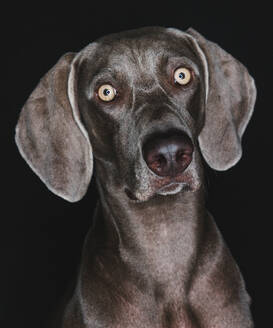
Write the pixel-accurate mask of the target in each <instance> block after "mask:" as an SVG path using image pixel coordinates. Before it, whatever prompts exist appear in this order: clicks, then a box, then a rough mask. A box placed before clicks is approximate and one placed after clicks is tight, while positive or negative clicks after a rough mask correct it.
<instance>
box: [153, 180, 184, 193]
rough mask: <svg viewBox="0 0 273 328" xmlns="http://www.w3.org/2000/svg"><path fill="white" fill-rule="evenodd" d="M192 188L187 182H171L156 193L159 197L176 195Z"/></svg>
mask: <svg viewBox="0 0 273 328" xmlns="http://www.w3.org/2000/svg"><path fill="white" fill-rule="evenodd" d="M189 189H190V186H189V184H188V183H185V182H171V183H169V184H167V185H165V186H163V187H162V188H160V189H159V190H157V191H156V194H159V195H164V196H166V195H175V194H177V193H179V192H180V191H182V190H184V191H186V190H189Z"/></svg>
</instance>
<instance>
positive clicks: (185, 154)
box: [142, 133, 193, 177]
mask: <svg viewBox="0 0 273 328" xmlns="http://www.w3.org/2000/svg"><path fill="white" fill-rule="evenodd" d="M142 150H143V156H144V160H145V161H146V163H147V165H148V167H149V169H150V170H152V171H153V172H154V173H155V174H157V175H159V176H170V177H175V176H177V175H178V174H180V173H182V172H183V171H185V170H186V168H187V167H188V166H189V164H190V163H191V161H192V153H193V144H192V142H191V140H190V138H189V137H188V136H187V135H185V134H182V133H175V134H174V133H171V134H168V133H167V134H157V135H153V136H151V137H150V138H148V140H146V141H145V143H144V145H143V148H142Z"/></svg>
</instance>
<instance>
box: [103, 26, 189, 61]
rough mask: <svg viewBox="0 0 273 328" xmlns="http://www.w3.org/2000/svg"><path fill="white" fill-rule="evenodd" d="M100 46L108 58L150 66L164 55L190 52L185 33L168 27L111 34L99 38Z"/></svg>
mask: <svg viewBox="0 0 273 328" xmlns="http://www.w3.org/2000/svg"><path fill="white" fill-rule="evenodd" d="M98 47H99V48H101V49H102V50H103V51H104V52H105V53H108V60H112V61H113V62H115V61H117V60H118V61H121V60H122V61H126V62H139V61H141V62H143V63H146V64H147V65H148V66H150V65H151V64H152V62H151V61H154V60H155V59H156V58H159V57H162V56H178V55H185V54H189V53H190V48H191V47H190V44H189V42H188V39H187V38H186V37H185V34H184V33H181V35H179V36H178V35H176V34H174V33H172V32H171V31H169V30H168V29H166V28H153V27H152V28H142V29H137V30H130V31H125V32H122V33H116V34H111V35H109V36H106V37H103V38H101V39H99V40H98Z"/></svg>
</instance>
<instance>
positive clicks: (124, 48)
mask: <svg viewBox="0 0 273 328" xmlns="http://www.w3.org/2000/svg"><path fill="white" fill-rule="evenodd" d="M42 82H43V80H42ZM49 88H50V90H49V91H48V89H49ZM41 95H42V96H44V97H45V99H44V100H43V101H42V102H41V99H42V97H41ZM254 101H255V87H254V84H253V80H252V79H251V77H250V76H249V74H248V73H247V71H246V69H245V68H244V67H243V66H242V65H241V64H240V63H238V62H237V61H235V59H233V58H232V57H231V56H230V55H228V54H227V53H226V52H224V51H223V50H222V49H221V48H220V47H218V46H217V45H215V44H213V43H211V42H209V41H207V40H205V39H204V38H203V37H202V36H200V35H199V34H198V33H197V32H195V31H193V30H189V31H188V32H187V33H184V32H181V31H178V30H175V29H165V28H144V29H139V30H134V31H128V32H123V33H119V34H114V35H110V36H107V37H104V38H102V39H100V40H98V41H97V42H94V43H91V44H90V45H89V46H87V47H86V48H85V49H83V50H82V51H81V52H80V53H78V54H77V55H74V54H68V55H67V56H66V57H65V58H64V59H63V60H62V61H61V62H60V63H58V64H57V65H56V67H55V68H54V69H53V71H51V72H50V73H48V75H47V76H46V77H45V81H44V82H43V83H41V85H39V86H38V87H37V89H36V90H35V91H34V93H33V95H32V97H30V99H29V101H28V102H27V104H26V105H25V107H24V110H23V112H22V114H21V118H20V121H19V123H18V127H17V139H16V140H17V144H18V146H19V149H20V151H21V153H22V155H23V156H24V158H25V159H26V160H27V161H28V163H29V164H30V165H31V167H32V168H33V169H34V171H35V172H36V173H37V174H38V175H39V176H40V177H41V178H42V180H43V181H44V182H45V183H46V184H47V186H48V187H49V188H50V189H51V190H52V191H53V192H56V193H57V194H58V195H60V196H62V197H64V198H65V199H68V200H71V201H74V200H78V199H79V198H81V197H82V196H83V194H84V193H85V191H86V188H87V186H88V182H89V180H90V177H91V174H92V163H91V162H92V154H93V155H94V158H95V159H96V161H97V165H98V166H100V165H103V166H104V167H107V168H108V172H107V171H105V170H104V172H107V175H108V174H109V175H111V176H112V180H111V181H114V183H115V184H116V185H117V186H119V187H120V188H122V189H123V191H124V192H125V193H126V194H127V196H128V197H129V198H130V199H131V200H136V201H145V200H147V199H149V198H150V197H152V196H153V195H155V194H162V195H168V194H174V193H178V192H185V191H194V190H196V189H197V188H199V186H200V184H201V180H202V169H201V161H200V158H201V157H200V156H201V154H202V155H203V156H204V158H205V160H206V161H207V162H208V164H209V165H210V166H211V167H213V168H215V169H218V170H223V169H227V168H229V167H230V166H232V165H234V164H235V163H236V162H237V161H238V160H239V158H240V155H241V146H240V138H241V136H242V134H243V132H244V129H245V127H246V124H247V122H248V120H249V118H250V115H251V113H252V110H253V105H254ZM34 107H36V112H35V114H33V112H34V110H33V108H34ZM37 108H38V110H37ZM45 108H47V110H46V109H45ZM50 108H51V109H50ZM60 108H61V109H60ZM30 113H31V115H30ZM39 113H40V114H39ZM45 119H46V120H47V124H50V126H47V125H45V124H44V123H42V120H43V121H44V120H45ZM34 120H35V122H34ZM38 121H39V122H38ZM37 122H38V123H37ZM59 125H60V126H61V127H60V126H59ZM39 126H40V129H38V127H39ZM30 130H31V131H30ZM33 131H35V132H33ZM43 133H44V134H46V137H44V140H43V141H41V140H40V141H37V140H38V139H39V138H40V139H41V138H42V137H43V136H42V135H41V134H43ZM45 138H46V139H48V138H49V139H50V145H51V146H50V147H48V145H47V147H46V149H47V154H48V155H47V160H48V159H49V158H50V163H47V164H44V163H43V162H44V161H45V158H44V157H46V155H45V151H46V150H45V143H46V140H45ZM41 145H42V146H41ZM41 147H42V148H41ZM49 153H50V154H49ZM104 180H105V182H106V183H107V177H104Z"/></svg>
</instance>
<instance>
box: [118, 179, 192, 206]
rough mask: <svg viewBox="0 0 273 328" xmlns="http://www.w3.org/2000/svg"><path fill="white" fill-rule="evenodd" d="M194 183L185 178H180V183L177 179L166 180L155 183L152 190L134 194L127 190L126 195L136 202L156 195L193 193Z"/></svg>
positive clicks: (151, 187) (151, 186)
mask: <svg viewBox="0 0 273 328" xmlns="http://www.w3.org/2000/svg"><path fill="white" fill-rule="evenodd" d="M178 180H179V179H178ZM193 189H194V188H192V183H191V181H190V179H187V178H186V179H185V177H180V181H176V179H175V180H174V179H164V180H161V181H154V183H152V185H150V188H148V190H147V191H146V190H145V191H143V192H141V191H136V192H134V193H133V192H132V191H131V190H130V189H129V188H127V187H126V188H125V189H124V191H125V194H126V195H127V197H128V198H129V199H130V200H132V201H136V202H142V201H147V200H148V199H150V198H152V197H154V196H155V195H162V196H168V195H175V194H178V193H180V192H186V191H192V190H193Z"/></svg>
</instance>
